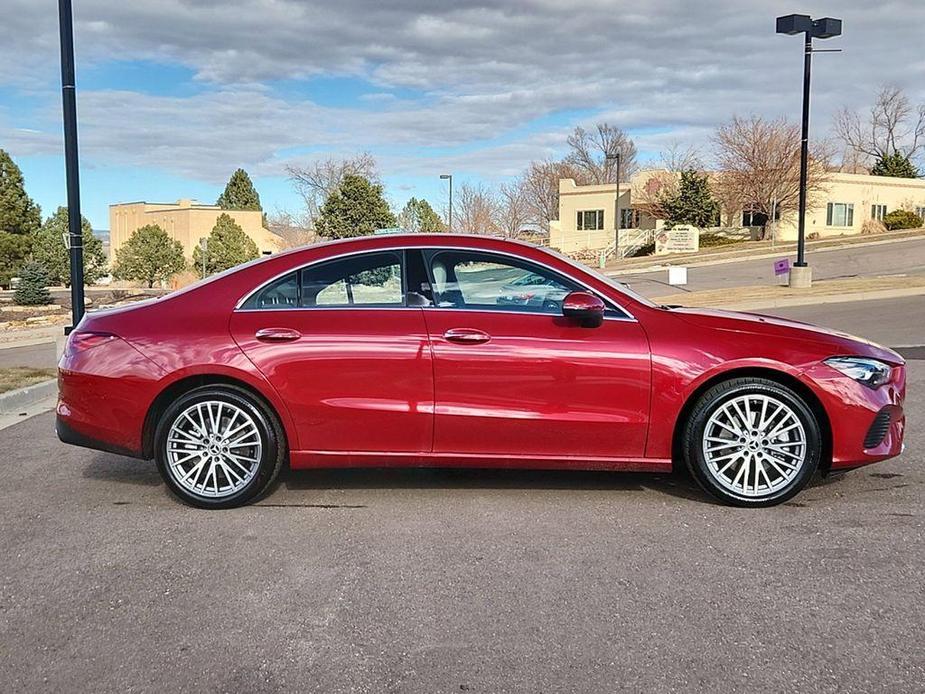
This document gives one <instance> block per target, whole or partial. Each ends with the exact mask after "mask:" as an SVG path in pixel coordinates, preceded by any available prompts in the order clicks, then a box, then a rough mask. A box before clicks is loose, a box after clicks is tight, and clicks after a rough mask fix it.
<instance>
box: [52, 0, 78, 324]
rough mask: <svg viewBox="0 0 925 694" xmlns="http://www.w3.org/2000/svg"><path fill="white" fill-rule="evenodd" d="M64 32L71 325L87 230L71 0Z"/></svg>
mask: <svg viewBox="0 0 925 694" xmlns="http://www.w3.org/2000/svg"><path fill="white" fill-rule="evenodd" d="M58 27H59V30H60V35H61V102H62V107H63V112H64V167H65V171H66V175H67V227H68V247H69V251H68V252H69V253H70V261H71V326H70V328H67V329H66V330H65V332H70V331H71V330H73V329H74V328H75V327H76V326H77V324H78V323H79V322H80V319H81V318H83V315H84V272H83V269H84V262H83V231H82V229H81V226H80V220H81V216H80V170H79V168H78V159H77V95H76V93H75V92H76V85H75V78H74V23H73V14H72V12H71V0H58Z"/></svg>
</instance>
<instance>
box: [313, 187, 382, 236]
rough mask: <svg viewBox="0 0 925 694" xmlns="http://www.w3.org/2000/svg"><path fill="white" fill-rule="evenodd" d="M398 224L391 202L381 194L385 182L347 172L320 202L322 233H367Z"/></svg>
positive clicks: (335, 234) (317, 224)
mask: <svg viewBox="0 0 925 694" xmlns="http://www.w3.org/2000/svg"><path fill="white" fill-rule="evenodd" d="M396 224H397V221H396V220H395V215H393V214H392V211H391V210H390V209H389V203H387V202H386V201H385V198H383V197H382V186H380V185H373V184H372V183H370V182H369V181H368V180H367V179H365V178H363V177H362V176H357V175H355V174H347V175H346V176H344V180H343V181H342V182H341V184H340V185H339V186H338V187H337V189H336V190H335V191H334V192H333V193H331V194H330V195H329V196H328V199H327V200H325V202H324V205H322V206H321V214H320V215H319V216H318V222H317V223H316V230H317V231H318V233H319V234H320V235H321V236H326V237H328V238H336V239H342V238H348V237H352V236H365V235H367V234H372V233H373V232H374V231H376V230H377V229H384V228H387V227H394V226H395V225H396Z"/></svg>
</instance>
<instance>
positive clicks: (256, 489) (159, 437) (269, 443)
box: [154, 386, 280, 509]
mask: <svg viewBox="0 0 925 694" xmlns="http://www.w3.org/2000/svg"><path fill="white" fill-rule="evenodd" d="M209 400H211V401H221V402H226V403H229V404H231V405H234V406H235V407H240V408H241V409H242V410H244V411H245V412H246V413H247V414H248V415H250V416H251V417H252V418H253V420H254V424H255V425H256V427H257V432H258V434H259V436H260V441H261V444H262V451H263V455H262V457H261V459H260V463H259V468H258V470H257V474H256V475H254V477H253V479H251V481H250V482H248V483H247V485H246V486H245V487H244V488H242V489H240V490H239V491H237V492H235V493H234V494H232V495H231V496H226V497H221V498H220V499H213V498H209V497H204V496H199V495H196V494H193V493H192V492H190V491H189V490H188V489H186V488H185V487H183V486H181V485H180V483H179V482H177V481H176V480H175V479H174V477H173V474H172V473H171V472H170V463H169V461H168V459H167V453H166V441H167V434H168V433H169V431H170V427H171V426H172V425H173V423H174V421H175V420H176V418H177V417H178V416H179V415H180V413H181V412H183V411H184V410H186V409H187V408H188V407H190V406H191V405H195V404H197V403H200V402H205V401H209ZM271 416H272V415H270V414H269V413H267V412H266V411H265V409H264V408H263V407H262V406H260V405H259V404H257V403H256V402H255V401H254V400H253V399H252V398H250V397H248V396H247V395H245V394H243V393H242V392H241V391H238V390H235V389H231V388H224V387H216V386H204V387H202V388H197V389H195V390H191V391H189V392H188V393H186V394H184V395H182V396H181V397H180V398H178V399H177V400H176V401H175V402H174V403H172V404H171V405H170V406H169V407H168V408H167V409H166V410H165V411H164V414H163V415H162V416H161V418H160V421H159V422H158V426H157V430H156V431H155V435H154V453H155V461H156V462H157V468H158V471H159V472H160V474H161V477H162V478H163V479H164V482H165V483H166V484H167V487H168V488H169V489H170V491H171V492H172V493H173V494H174V496H176V497H178V498H179V499H180V500H181V501H183V502H184V503H186V504H189V505H191V506H195V507H197V508H205V509H223V508H232V507H235V506H242V505H244V504H246V503H248V502H249V501H252V500H253V499H254V498H256V497H257V496H258V495H259V494H260V493H261V492H262V491H264V490H265V489H266V488H267V487H269V485H270V483H271V482H272V481H273V478H274V477H275V475H276V472H277V471H278V465H277V461H278V459H279V457H280V441H279V437H278V435H277V431H276V427H274V426H273V424H272V423H271V420H270V417H271Z"/></svg>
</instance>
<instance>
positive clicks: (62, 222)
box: [32, 207, 106, 287]
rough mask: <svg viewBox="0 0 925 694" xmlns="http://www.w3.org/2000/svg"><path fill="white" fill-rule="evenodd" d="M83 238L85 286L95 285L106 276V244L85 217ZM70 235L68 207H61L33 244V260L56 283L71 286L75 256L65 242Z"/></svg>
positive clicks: (46, 221)
mask: <svg viewBox="0 0 925 694" xmlns="http://www.w3.org/2000/svg"><path fill="white" fill-rule="evenodd" d="M80 228H81V230H82V235H83V260H84V284H93V283H94V282H96V281H97V280H98V279H99V278H100V277H102V276H103V275H105V274H106V254H105V253H104V252H103V242H102V241H100V239H99V238H98V237H97V236H95V235H94V234H93V230H92V229H91V228H90V222H88V221H87V219H86V218H85V217H81V220H80ZM67 234H68V226H67V208H66V207H59V208H58V209H57V211H56V212H55V213H54V214H53V215H52V216H51V217H49V218H48V219H46V220H45V223H44V224H43V225H42V228H41V229H39V232H38V233H37V234H36V235H35V240H34V242H33V244H32V256H33V258H34V259H35V260H36V261H38V262H39V263H41V264H42V267H44V268H45V271H46V272H47V273H48V281H49V282H51V283H52V284H63V285H64V286H66V287H67V286H70V284H71V256H70V253H69V252H68V249H67V246H66V245H65V242H64V239H65V237H66V236H67Z"/></svg>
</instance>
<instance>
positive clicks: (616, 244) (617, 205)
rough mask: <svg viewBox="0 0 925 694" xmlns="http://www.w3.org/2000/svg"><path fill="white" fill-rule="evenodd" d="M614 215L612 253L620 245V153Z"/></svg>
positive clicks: (618, 155) (618, 154)
mask: <svg viewBox="0 0 925 694" xmlns="http://www.w3.org/2000/svg"><path fill="white" fill-rule="evenodd" d="M614 215H615V216H616V218H617V236H616V238H615V239H614V252H616V250H617V247H618V246H619V244H620V153H619V152H617V204H616V209H615V210H614Z"/></svg>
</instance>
